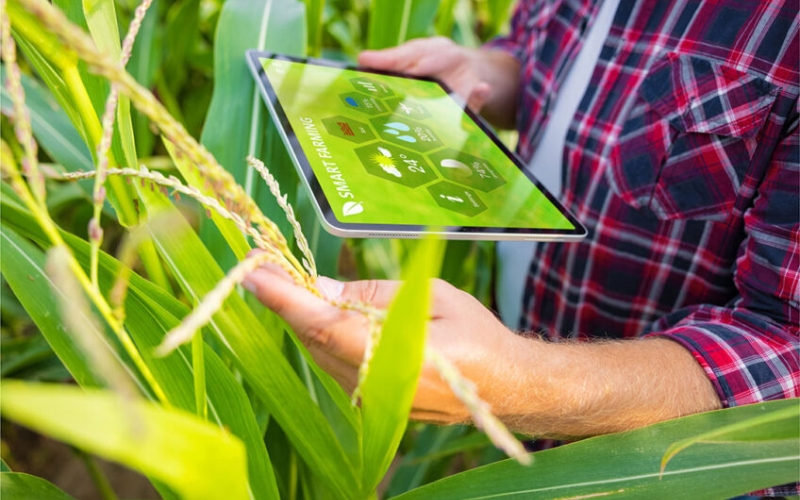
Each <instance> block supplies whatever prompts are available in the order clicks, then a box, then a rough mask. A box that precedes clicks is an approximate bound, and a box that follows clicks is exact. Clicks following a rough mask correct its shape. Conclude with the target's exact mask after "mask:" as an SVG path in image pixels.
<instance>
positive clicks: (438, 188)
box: [428, 181, 487, 217]
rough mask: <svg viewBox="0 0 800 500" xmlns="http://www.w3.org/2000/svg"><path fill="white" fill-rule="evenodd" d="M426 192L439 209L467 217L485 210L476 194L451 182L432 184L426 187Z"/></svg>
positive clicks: (484, 205)
mask: <svg viewBox="0 0 800 500" xmlns="http://www.w3.org/2000/svg"><path fill="white" fill-rule="evenodd" d="M428 192H429V193H430V194H431V196H433V199H434V200H435V201H436V203H437V204H438V205H439V206H440V207H442V208H446V209H447V210H450V211H452V212H458V213H460V214H464V215H466V216H468V217H474V216H476V215H478V214H479V213H481V212H483V211H484V210H486V208H487V207H486V204H485V203H484V202H483V200H481V198H480V196H478V193H476V192H475V191H473V190H472V189H470V188H468V187H464V186H459V185H458V184H453V183H452V182H447V181H441V182H437V183H436V184H432V185H430V186H428Z"/></svg>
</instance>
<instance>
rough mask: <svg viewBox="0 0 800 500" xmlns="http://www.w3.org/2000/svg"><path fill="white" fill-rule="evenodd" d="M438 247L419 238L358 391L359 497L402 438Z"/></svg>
mask: <svg viewBox="0 0 800 500" xmlns="http://www.w3.org/2000/svg"><path fill="white" fill-rule="evenodd" d="M443 249H444V245H443V242H442V241H437V240H432V239H425V240H422V241H420V242H419V244H418V246H417V249H416V252H414V253H413V256H412V257H411V259H410V260H409V262H408V264H407V265H406V266H405V269H404V270H405V271H406V272H407V275H406V276H405V278H406V279H405V281H404V283H403V284H402V285H401V287H400V289H399V291H398V292H397V296H396V297H395V299H394V300H393V301H392V305H391V307H390V308H389V311H388V315H387V318H386V322H385V323H384V325H383V332H382V334H381V339H380V342H379V343H378V345H377V346H376V348H375V352H374V354H373V357H372V360H371V362H370V367H369V372H368V374H367V377H366V380H365V381H364V383H363V387H362V397H361V416H362V421H363V423H364V438H363V446H364V486H365V488H366V489H365V491H364V492H365V493H368V492H370V491H372V489H373V488H375V487H376V486H377V485H378V482H379V481H380V479H381V478H382V477H383V475H384V473H385V472H386V470H387V469H388V468H389V464H390V463H391V461H392V458H393V457H394V454H395V451H396V450H397V447H398V445H399V444H400V439H401V438H402V437H403V432H404V431H405V428H406V424H407V422H408V415H409V413H410V411H411V402H412V400H413V399H414V393H415V392H416V388H417V380H418V379H419V374H420V371H421V370H422V363H423V358H424V346H425V337H426V332H427V324H428V319H429V317H430V307H431V306H430V301H431V285H430V279H431V278H432V277H434V276H436V275H437V274H438V271H439V266H440V265H441V260H442V253H443Z"/></svg>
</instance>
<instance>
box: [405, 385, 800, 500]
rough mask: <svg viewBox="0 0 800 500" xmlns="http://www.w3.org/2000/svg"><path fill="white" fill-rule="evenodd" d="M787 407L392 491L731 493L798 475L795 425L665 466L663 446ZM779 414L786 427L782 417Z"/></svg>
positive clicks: (606, 440)
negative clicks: (774, 436)
mask: <svg viewBox="0 0 800 500" xmlns="http://www.w3.org/2000/svg"><path fill="white" fill-rule="evenodd" d="M787 408H794V410H793V411H794V412H795V421H797V419H798V416H797V415H798V413H797V412H798V409H800V400H798V399H789V400H782V401H771V402H768V403H762V404H754V405H746V406H740V407H736V408H729V409H726V410H719V411H714V412H708V413H702V414H698V415H692V416H689V417H684V418H679V419H675V420H670V421H668V422H663V423H659V424H656V425H652V426H648V427H645V428H642V429H638V430H634V431H629V432H623V433H618V434H611V435H607V436H599V437H595V438H591V439H586V440H584V441H579V442H577V443H573V444H569V445H566V446H562V447H559V448H556V449H553V450H547V451H543V452H539V453H535V454H534V461H533V464H532V465H530V466H521V465H519V464H517V463H516V462H514V461H513V460H504V461H502V462H498V463H496V464H492V465H487V466H485V467H480V468H477V469H473V470H470V471H467V472H463V473H461V474H456V475H454V476H451V477H449V478H445V479H442V480H439V481H436V482H434V483H431V484H429V485H426V486H423V487H422V488H418V489H416V490H413V491H411V492H408V493H406V494H403V495H400V496H398V497H396V498H397V499H398V500H400V499H402V500H411V499H423V498H424V499H426V500H427V499H436V500H443V499H458V500H469V499H479V498H480V499H485V498H492V499H512V498H513V499H523V498H525V499H527V498H544V497H546V498H566V497H569V498H572V497H582V498H594V497H602V496H609V495H614V496H615V498H617V497H620V498H675V497H676V496H678V495H680V494H681V493H683V494H685V495H688V496H691V497H692V498H720V499H724V498H730V497H733V496H736V495H742V494H744V493H747V492H748V491H754V490H758V489H762V488H767V487H771V486H776V485H781V484H786V483H789V482H793V481H797V477H798V476H797V464H798V460H800V437H798V435H797V434H796V432H795V431H789V434H783V431H781V433H780V435H791V436H792V437H791V438H785V439H784V438H781V439H776V440H771V441H764V440H761V439H753V440H737V441H717V442H708V443H705V442H699V443H696V444H694V445H692V446H691V447H689V448H687V449H685V450H683V451H682V452H681V453H680V454H678V455H677V456H675V457H674V458H672V460H671V461H670V462H669V465H668V467H667V468H666V470H665V471H664V472H663V474H662V473H661V471H660V464H661V458H662V456H663V455H664V453H665V451H666V450H667V449H668V448H669V447H670V446H671V445H672V444H673V443H675V442H678V441H681V440H684V439H687V436H700V435H703V434H705V433H708V432H711V431H713V430H715V429H717V428H720V427H724V426H728V425H736V424H739V423H742V422H746V421H748V420H750V419H754V418H756V417H761V416H763V415H766V414H772V413H773V412H775V413H777V412H782V411H786V409H787ZM782 422H783V423H781V424H780V425H781V427H782V428H783V429H785V428H786V427H785V425H786V421H783V420H782ZM755 425H759V424H755ZM794 428H795V429H796V426H795V427H794ZM712 477H713V480H709V479H710V478H712Z"/></svg>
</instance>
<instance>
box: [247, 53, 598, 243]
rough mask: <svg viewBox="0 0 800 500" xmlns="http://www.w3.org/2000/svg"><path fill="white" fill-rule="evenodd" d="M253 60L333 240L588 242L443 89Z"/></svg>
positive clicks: (319, 65) (352, 71)
mask: <svg viewBox="0 0 800 500" xmlns="http://www.w3.org/2000/svg"><path fill="white" fill-rule="evenodd" d="M247 59H248V64H249V66H250V68H251V70H252V73H253V75H254V77H255V79H256V81H257V84H258V86H259V88H260V90H261V94H262V95H263V97H264V100H265V101H266V104H267V107H268V108H269V111H270V113H271V115H272V117H273V119H274V121H275V123H276V124H277V126H278V127H277V128H278V129H279V131H280V134H281V136H282V138H283V141H284V142H285V143H286V146H287V148H288V150H289V152H290V154H291V157H292V159H293V162H294V165H295V167H296V168H297V170H298V172H299V174H300V177H301V179H302V180H303V182H304V183H305V185H306V187H307V188H308V190H309V193H310V194H311V196H310V198H311V199H312V200H313V202H314V204H315V209H316V212H317V214H318V216H319V219H320V221H321V223H322V225H323V226H324V227H325V229H326V230H327V231H329V232H330V233H332V234H334V235H337V236H342V237H349V238H365V237H369V238H417V237H420V236H422V235H423V234H426V233H436V234H439V235H441V236H443V237H445V238H450V239H473V240H544V241H552V240H577V239H580V238H582V237H584V236H585V234H586V230H585V229H584V228H583V226H581V224H580V223H579V222H578V221H577V220H576V219H575V217H574V216H573V215H572V214H570V213H569V212H568V211H567V210H566V209H565V208H564V207H563V206H562V205H561V204H560V203H559V202H558V201H557V200H556V198H555V197H554V196H552V195H551V194H550V193H548V192H547V191H546V190H545V189H544V187H543V186H542V185H541V184H539V183H538V182H537V181H536V179H534V178H533V177H532V176H531V175H530V174H529V173H528V172H527V171H526V170H525V168H524V165H523V163H522V162H521V161H520V160H519V159H518V158H517V157H516V156H515V155H514V154H513V153H512V152H510V151H509V150H508V149H507V148H506V147H504V146H503V144H502V143H501V142H500V140H499V139H498V138H497V137H496V136H495V135H494V134H493V133H492V132H491V129H490V128H489V126H488V125H486V124H485V122H483V120H482V119H481V118H480V117H479V116H477V115H475V114H474V113H472V112H471V111H469V110H468V109H466V106H465V104H464V102H463V100H461V99H460V98H459V97H458V96H456V95H455V94H454V93H452V92H451V91H449V89H448V88H447V87H446V86H445V85H444V84H442V83H440V82H437V81H435V80H433V79H430V78H418V77H410V76H407V75H399V74H392V73H387V72H380V71H373V70H369V69H364V68H356V67H352V66H347V65H345V64H342V63H338V62H332V61H325V60H316V59H298V58H294V57H288V56H284V55H279V54H273V53H265V52H258V51H248V53H247ZM268 167H271V168H273V169H274V168H276V166H274V165H272V166H270V165H268Z"/></svg>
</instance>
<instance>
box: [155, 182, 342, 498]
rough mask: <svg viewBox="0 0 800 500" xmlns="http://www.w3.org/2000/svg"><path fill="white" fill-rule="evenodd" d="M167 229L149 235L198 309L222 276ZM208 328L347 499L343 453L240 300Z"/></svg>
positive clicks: (181, 230)
mask: <svg viewBox="0 0 800 500" xmlns="http://www.w3.org/2000/svg"><path fill="white" fill-rule="evenodd" d="M140 195H141V197H142V200H143V201H144V202H145V206H146V208H147V212H148V214H149V215H150V216H151V217H153V216H155V215H156V214H158V213H162V212H164V211H174V210H175V209H174V207H172V205H171V204H170V203H169V202H168V201H167V200H165V199H164V198H163V196H162V195H161V194H160V193H158V192H155V193H154V192H150V191H149V190H147V189H144V190H141V191H140ZM172 229H173V230H171V231H170V232H169V233H168V234H164V233H163V232H161V233H160V232H155V231H153V232H152V233H151V234H152V236H153V240H154V242H155V243H156V246H157V247H158V249H159V252H160V253H161V255H162V257H163V258H164V260H165V261H166V262H167V264H168V265H169V267H170V269H171V270H172V272H173V274H174V275H175V277H176V278H177V279H178V281H179V284H180V286H181V288H182V289H183V290H184V292H185V293H186V294H187V295H188V296H189V297H190V300H192V301H193V302H195V303H198V302H199V300H200V299H201V298H202V297H203V296H204V295H205V294H206V293H208V292H209V291H211V290H212V289H213V287H214V286H215V285H216V284H217V282H218V281H219V280H221V279H222V278H223V276H224V275H223V273H222V271H221V270H220V269H219V267H218V266H217V265H216V263H215V262H214V259H213V257H212V256H211V255H210V254H209V253H208V252H207V250H206V249H205V247H204V246H203V245H202V243H201V242H200V240H199V238H197V236H196V234H195V233H194V231H192V229H191V227H189V225H188V223H186V222H185V221H181V222H178V221H176V223H174V224H173V228H172ZM209 328H210V329H211V330H212V331H214V332H215V333H216V334H217V335H218V336H219V338H220V340H221V341H222V342H223V343H224V345H225V346H226V347H227V348H228V349H229V350H230V351H229V352H230V355H231V356H232V359H233V360H234V361H235V362H236V364H237V366H238V368H239V369H240V370H241V371H242V373H243V374H244V376H245V378H246V379H247V381H248V382H249V383H250V384H251V386H252V387H253V388H254V389H255V390H256V391H257V393H258V395H259V396H260V397H261V398H262V400H263V401H264V403H265V404H266V405H267V407H268V409H269V411H270V413H271V414H272V415H273V416H274V417H275V419H276V420H277V421H278V422H279V423H280V425H281V427H283V429H284V430H285V431H286V433H287V435H288V436H289V438H290V439H291V440H292V443H293V444H294V445H295V446H296V447H297V449H298V451H299V452H300V454H301V455H302V456H303V458H304V459H305V460H306V462H307V463H308V465H309V466H310V467H311V469H312V470H313V471H314V472H315V473H317V474H319V475H320V477H322V478H323V480H325V481H326V482H327V483H328V486H329V487H330V488H331V493H332V494H333V495H335V496H337V497H339V498H347V497H348V496H349V495H350V494H352V488H353V484H358V481H357V479H356V477H355V471H354V469H353V465H352V464H353V462H354V460H352V459H351V458H350V457H348V455H347V454H346V453H345V452H344V450H343V448H342V446H341V444H340V443H339V442H338V440H337V439H336V435H335V434H334V433H333V431H332V429H331V426H330V425H329V423H328V422H327V421H326V419H325V417H324V415H323V414H322V412H321V411H320V409H319V407H318V406H317V405H316V404H315V403H314V402H313V401H312V400H311V398H310V397H309V395H308V390H307V389H306V388H305V387H304V386H303V384H302V383H301V381H300V379H299V378H298V377H297V375H296V374H295V373H294V371H293V370H292V368H291V366H290V365H289V363H288V362H287V360H286V358H284V357H283V355H282V353H281V351H280V349H279V347H278V346H277V344H276V343H275V341H274V339H273V337H272V336H271V335H269V334H268V333H267V332H266V331H264V329H263V327H262V325H261V324H260V323H259V322H258V320H257V319H256V317H255V315H254V314H253V312H252V311H251V310H250V309H249V308H248V307H247V305H246V303H245V302H244V300H243V299H242V298H241V297H240V296H238V295H236V294H232V295H230V296H229V297H228V299H227V300H226V301H225V305H224V306H223V308H222V309H221V310H220V311H219V312H217V314H215V315H214V317H213V318H212V321H211V322H210V324H209ZM266 360H268V362H267V361H266ZM320 443H325V445H324V446H322V445H321V444H320Z"/></svg>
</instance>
